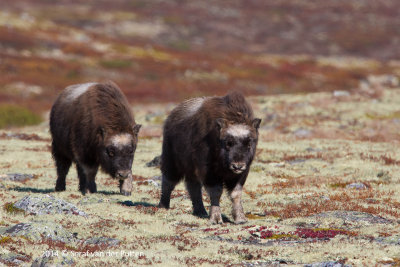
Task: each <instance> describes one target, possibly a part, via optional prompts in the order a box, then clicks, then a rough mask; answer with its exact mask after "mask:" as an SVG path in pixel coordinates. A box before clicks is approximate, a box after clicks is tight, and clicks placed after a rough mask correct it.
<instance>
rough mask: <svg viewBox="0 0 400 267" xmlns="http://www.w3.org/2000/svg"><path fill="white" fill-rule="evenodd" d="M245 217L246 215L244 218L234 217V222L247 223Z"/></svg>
mask: <svg viewBox="0 0 400 267" xmlns="http://www.w3.org/2000/svg"><path fill="white" fill-rule="evenodd" d="M247 221H248V220H247V218H246V217H244V218H236V219H235V224H244V223H247Z"/></svg>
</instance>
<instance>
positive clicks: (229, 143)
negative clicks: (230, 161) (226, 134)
mask: <svg viewBox="0 0 400 267" xmlns="http://www.w3.org/2000/svg"><path fill="white" fill-rule="evenodd" d="M225 145H226V147H227V148H230V147H233V146H234V145H235V142H233V140H228V141H226V144H225Z"/></svg>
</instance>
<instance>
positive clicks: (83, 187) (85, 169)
mask: <svg viewBox="0 0 400 267" xmlns="http://www.w3.org/2000/svg"><path fill="white" fill-rule="evenodd" d="M76 169H77V171H78V177H79V190H80V191H81V192H82V194H83V195H85V194H86V191H89V192H90V193H96V192H97V186H96V182H95V177H96V174H97V170H98V166H94V167H89V166H85V165H83V164H79V163H77V164H76Z"/></svg>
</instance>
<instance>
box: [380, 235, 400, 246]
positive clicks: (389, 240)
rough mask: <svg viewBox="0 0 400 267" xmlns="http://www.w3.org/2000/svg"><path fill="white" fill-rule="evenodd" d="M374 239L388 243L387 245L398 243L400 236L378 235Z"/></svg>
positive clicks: (399, 242)
mask: <svg viewBox="0 0 400 267" xmlns="http://www.w3.org/2000/svg"><path fill="white" fill-rule="evenodd" d="M375 241H377V242H379V243H384V244H389V245H400V236H398V235H395V236H387V237H378V238H376V239H375Z"/></svg>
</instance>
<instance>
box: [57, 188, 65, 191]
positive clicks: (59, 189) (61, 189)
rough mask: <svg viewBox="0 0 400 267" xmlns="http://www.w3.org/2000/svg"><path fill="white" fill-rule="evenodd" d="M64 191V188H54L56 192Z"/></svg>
mask: <svg viewBox="0 0 400 267" xmlns="http://www.w3.org/2000/svg"><path fill="white" fill-rule="evenodd" d="M62 191H65V187H56V192H62Z"/></svg>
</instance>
